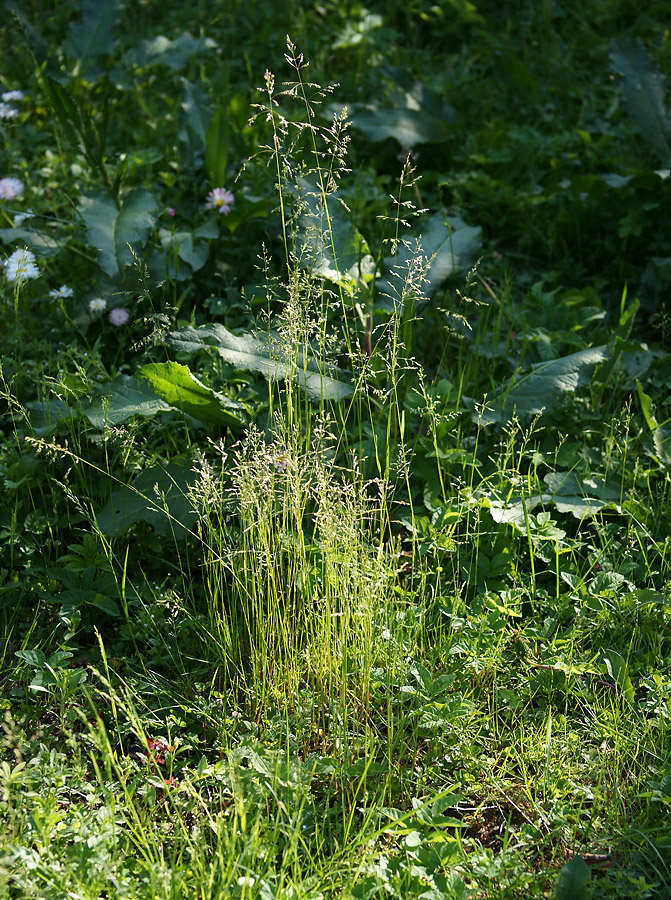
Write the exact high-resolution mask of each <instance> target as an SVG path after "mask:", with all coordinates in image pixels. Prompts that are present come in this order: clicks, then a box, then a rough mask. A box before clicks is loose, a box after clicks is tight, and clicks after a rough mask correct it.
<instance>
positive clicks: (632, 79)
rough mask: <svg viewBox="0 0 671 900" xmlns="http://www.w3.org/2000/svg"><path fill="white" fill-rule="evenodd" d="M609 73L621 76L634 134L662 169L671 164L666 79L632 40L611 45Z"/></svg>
mask: <svg viewBox="0 0 671 900" xmlns="http://www.w3.org/2000/svg"><path fill="white" fill-rule="evenodd" d="M611 46H612V50H611V53H610V58H611V61H612V65H613V69H615V71H616V72H621V73H622V76H623V77H622V84H621V90H622V101H623V104H624V107H625V109H626V110H627V112H628V113H629V115H630V116H631V117H632V119H633V120H634V122H635V123H636V125H637V127H638V130H639V132H640V134H641V137H643V138H644V139H645V140H646V141H647V142H648V143H649V144H650V146H651V147H652V148H653V149H654V151H655V153H656V154H657V155H658V156H659V158H660V159H661V160H662V162H663V163H664V165H670V164H671V145H670V144H669V125H670V124H671V123H670V122H669V118H668V114H667V111H666V106H665V94H666V89H667V84H666V78H665V77H664V74H663V73H662V72H661V71H660V69H659V68H658V67H657V66H656V65H655V62H654V60H653V59H652V57H651V56H650V54H649V53H648V51H647V50H646V49H645V47H644V46H643V45H642V44H640V43H637V42H634V41H632V40H623V41H621V42H620V43H618V42H617V41H613V43H612V45H611Z"/></svg>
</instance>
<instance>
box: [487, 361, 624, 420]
mask: <svg viewBox="0 0 671 900" xmlns="http://www.w3.org/2000/svg"><path fill="white" fill-rule="evenodd" d="M610 349H611V348H610V347H609V346H602V347H589V348H588V349H587V350H579V351H578V352H577V353H572V354H570V356H564V357H562V358H561V359H551V360H549V361H547V362H540V363H536V364H535V365H533V366H531V369H530V371H528V372H525V373H523V374H516V375H513V377H512V378H510V379H508V381H506V382H505V384H503V385H501V387H499V388H498V389H497V390H496V391H495V392H493V393H492V394H487V395H486V396H485V398H484V400H483V409H482V411H481V412H480V413H479V414H478V415H476V417H475V418H476V420H477V421H478V422H479V423H480V424H482V425H491V424H493V423H495V422H507V421H509V420H510V419H511V418H512V417H513V416H518V417H519V418H527V417H529V416H533V415H537V414H538V413H540V412H543V411H545V412H548V411H550V410H552V409H554V408H555V407H556V406H557V405H558V404H559V403H560V402H561V400H562V398H563V397H564V396H565V395H566V394H567V393H572V392H573V391H575V390H576V388H579V387H583V386H584V385H586V384H589V381H590V378H591V377H592V374H593V372H594V370H595V368H596V366H597V365H598V364H599V363H602V362H603V361H604V360H606V359H608V356H609V355H610Z"/></svg>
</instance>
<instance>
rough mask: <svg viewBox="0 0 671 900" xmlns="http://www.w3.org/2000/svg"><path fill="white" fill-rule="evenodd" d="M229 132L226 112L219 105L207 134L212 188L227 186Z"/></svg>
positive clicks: (206, 154)
mask: <svg viewBox="0 0 671 900" xmlns="http://www.w3.org/2000/svg"><path fill="white" fill-rule="evenodd" d="M229 130H230V129H229V126H228V118H227V116H226V110H225V109H224V108H223V107H222V106H221V105H219V106H218V107H217V109H216V110H215V113H214V115H213V116H212V118H211V119H210V124H209V125H208V126H207V132H206V134H205V169H206V171H207V174H208V177H209V179H210V184H211V185H212V187H224V186H225V185H226V169H227V167H228V144H229V140H230V137H229Z"/></svg>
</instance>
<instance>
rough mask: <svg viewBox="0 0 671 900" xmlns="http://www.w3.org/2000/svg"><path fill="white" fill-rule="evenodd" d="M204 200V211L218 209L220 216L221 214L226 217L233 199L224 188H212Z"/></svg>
mask: <svg viewBox="0 0 671 900" xmlns="http://www.w3.org/2000/svg"><path fill="white" fill-rule="evenodd" d="M206 199H207V202H206V204H205V209H218V210H219V213H220V214H221V213H223V214H224V215H225V216H227V215H228V214H229V212H230V211H231V204H232V203H233V201H234V199H235V198H234V197H233V194H232V193H231V192H230V191H227V190H226V188H214V190H212V191H210V193H209V194H208V195H207V198H206Z"/></svg>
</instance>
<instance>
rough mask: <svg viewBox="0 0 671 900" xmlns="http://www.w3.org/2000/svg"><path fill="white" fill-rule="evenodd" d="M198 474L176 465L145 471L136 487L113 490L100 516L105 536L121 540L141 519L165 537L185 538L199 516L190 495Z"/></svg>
mask: <svg viewBox="0 0 671 900" xmlns="http://www.w3.org/2000/svg"><path fill="white" fill-rule="evenodd" d="M197 479H198V475H197V474H196V473H195V472H192V471H191V470H190V469H186V468H184V467H182V466H178V465H176V464H175V463H168V464H167V465H164V466H161V465H157V466H152V467H151V468H149V469H145V470H144V472H141V473H140V475H138V477H137V478H136V479H135V481H134V482H133V484H132V485H126V486H124V487H122V488H117V489H116V490H114V491H112V493H111V495H110V498H109V500H108V501H107V503H106V504H105V506H104V507H103V508H102V509H101V510H100V512H99V513H98V515H97V516H96V522H97V525H98V527H99V528H100V530H101V531H102V532H103V534H107V535H110V536H112V537H119V536H120V535H122V534H125V533H126V532H127V531H128V529H129V528H130V527H131V525H133V524H135V522H138V521H140V520H142V521H144V522H148V523H149V524H150V525H152V526H153V527H154V530H155V531H157V532H158V533H159V534H162V535H166V536H167V535H172V534H174V535H175V536H176V537H179V538H183V537H185V536H186V532H187V529H190V528H192V527H193V525H194V523H195V521H196V513H195V512H194V510H193V509H192V506H193V504H192V503H191V501H190V500H189V497H188V492H189V490H190V489H191V488H192V487H193V486H194V484H195V483H196V481H197Z"/></svg>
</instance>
